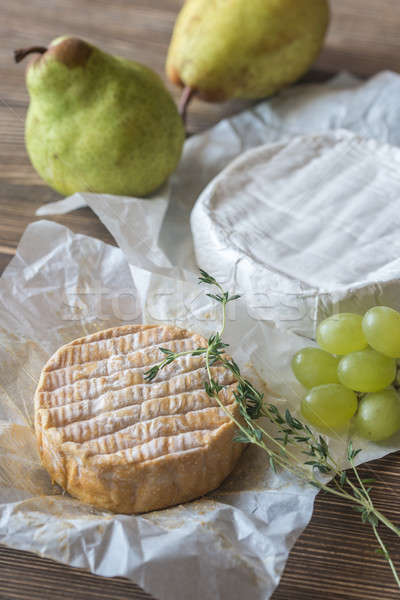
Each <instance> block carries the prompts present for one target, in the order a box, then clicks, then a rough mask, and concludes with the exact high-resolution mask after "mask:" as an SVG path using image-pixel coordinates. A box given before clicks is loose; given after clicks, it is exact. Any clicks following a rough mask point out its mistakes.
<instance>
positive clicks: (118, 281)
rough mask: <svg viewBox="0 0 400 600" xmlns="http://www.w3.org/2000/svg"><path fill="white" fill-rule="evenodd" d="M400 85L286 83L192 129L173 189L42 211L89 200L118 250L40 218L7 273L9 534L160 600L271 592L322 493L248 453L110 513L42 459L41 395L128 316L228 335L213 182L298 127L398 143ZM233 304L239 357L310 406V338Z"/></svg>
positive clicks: (3, 303)
mask: <svg viewBox="0 0 400 600" xmlns="http://www.w3.org/2000/svg"><path fill="white" fill-rule="evenodd" d="M398 88H400V83H399V78H398V77H397V76H395V75H393V74H382V75H380V76H378V77H376V78H374V79H373V80H371V81H370V82H367V83H365V84H358V83H357V81H356V80H353V79H351V78H349V77H348V76H342V77H340V78H338V79H336V80H335V81H334V82H332V83H331V84H330V85H328V86H304V87H303V88H298V89H295V90H293V91H289V92H286V93H285V94H283V95H282V96H281V98H280V99H279V98H277V99H274V100H273V101H272V102H269V103H263V104H260V105H259V106H258V107H257V108H256V109H254V110H253V111H248V112H246V113H243V114H241V115H238V116H236V117H234V118H233V119H230V120H227V121H223V122H221V123H220V124H219V125H217V126H216V127H215V128H213V129H212V130H210V131H209V132H206V133H204V134H202V135H200V136H196V137H194V138H192V139H190V140H189V141H188V142H187V143H186V146H185V153H184V157H183V160H182V163H181V166H180V168H179V170H178V172H177V173H176V175H175V176H174V177H173V178H172V180H171V182H170V185H169V187H168V188H166V189H164V190H162V191H161V192H160V194H159V197H157V198H155V199H153V201H152V202H149V201H148V200H137V199H128V198H121V197H111V196H98V195H91V194H86V195H75V196H74V197H72V199H67V200H65V201H63V203H62V204H60V203H56V205H53V206H47V207H44V208H43V209H42V211H41V212H42V214H45V212H46V211H47V212H58V213H62V212H65V211H67V210H70V209H72V208H77V207H78V206H79V205H83V204H85V203H88V204H89V205H90V206H91V207H92V208H93V210H95V212H96V213H97V215H98V216H99V218H100V219H101V220H102V221H103V222H104V224H105V225H106V227H108V229H109V230H110V231H111V232H112V234H113V235H114V237H115V239H116V240H117V242H118V244H119V246H120V249H118V248H111V247H110V246H107V245H106V244H103V243H102V242H100V241H98V240H94V239H91V238H88V237H85V236H79V235H74V234H72V233H71V232H70V231H69V230H67V229H66V228H64V227H62V226H60V225H56V224H54V223H49V222H46V221H40V222H38V223H35V224H34V225H31V226H30V227H29V228H28V229H27V231H26V233H25V234H24V236H23V238H22V240H21V243H20V246H19V248H18V252H17V255H16V257H15V258H14V259H13V260H12V262H11V263H10V265H9V267H8V268H7V269H6V271H5V273H4V274H3V276H2V278H1V280H0V384H1V385H0V419H1V421H0V452H1V466H0V542H2V543H6V544H9V545H10V546H13V547H15V548H21V549H27V550H33V551H35V552H38V553H39V554H42V555H45V556H49V557H51V558H54V559H56V560H60V561H62V562H66V563H69V564H71V565H74V566H80V567H87V568H89V569H90V570H92V571H93V572H95V573H99V574H102V575H106V576H112V575H123V576H126V577H130V578H132V579H133V580H134V581H136V582H137V583H138V584H140V585H141V586H142V587H144V589H146V590H147V591H149V592H150V593H152V594H154V596H155V597H156V598H158V599H159V600H172V599H174V600H177V599H181V598H182V599H185V600H186V599H187V598H191V599H194V600H200V599H201V600H208V599H210V600H211V599H212V600H219V599H221V600H225V599H227V598H229V599H230V600H235V599H239V598H243V597H245V598H251V599H252V600H253V599H254V600H257V599H260V600H261V599H263V600H266V599H268V598H269V597H270V596H271V594H272V592H273V590H274V589H275V587H276V585H277V584H278V582H279V578H280V575H281V573H282V570H283V567H284V565H285V562H286V559H287V555H288V552H289V551H290V549H291V547H292V545H293V543H294V542H295V540H296V538H297V536H298V535H299V533H300V532H301V531H302V529H303V528H304V527H305V526H306V524H307V523H308V521H309V519H310V517H311V514H312V507H313V501H314V497H315V490H314V489H313V488H310V487H307V486H303V485H301V484H299V483H298V482H297V481H294V480H293V479H292V478H291V477H290V476H288V475H286V474H279V475H274V473H273V472H272V471H271V470H270V469H269V468H268V466H267V462H266V460H265V456H264V455H263V454H262V453H259V452H258V451H257V450H256V449H254V448H249V449H247V450H246V451H245V453H244V455H243V457H242V459H241V461H240V464H239V465H238V467H237V469H236V470H235V471H234V473H233V474H232V475H231V476H230V477H229V478H228V480H227V481H226V482H225V483H224V484H223V486H222V487H221V488H220V489H219V490H217V491H215V492H213V493H211V494H209V495H208V496H207V497H205V498H202V499H200V500H198V501H195V502H192V503H189V504H186V505H184V506H178V507H175V508H171V509H167V510H165V511H157V512H154V513H151V514H148V515H143V516H121V515H111V514H110V513H102V512H101V511H96V510H94V509H92V508H90V507H88V506H86V505H83V504H82V503H80V502H78V501H76V500H74V499H71V498H70V497H68V496H67V495H62V494H60V490H59V489H58V488H55V487H53V486H52V485H51V482H50V480H49V478H48V476H47V474H46V472H45V471H44V470H43V469H42V468H41V466H40V464H39V460H38V455H37V451H36V445H35V439H34V434H33V431H32V414H33V401H32V398H33V392H34V389H35V385H36V381H37V379H38V375H39V373H40V369H41V367H42V365H43V364H44V362H45V361H46V360H47V358H48V356H49V354H51V353H52V352H53V351H55V350H56V349H57V347H58V346H59V345H61V344H63V343H65V342H67V341H69V340H71V339H73V338H75V337H78V336H80V335H82V334H83V333H85V332H86V331H88V332H92V331H94V330H98V329H101V328H104V327H109V326H111V325H114V324H118V323H123V322H127V321H129V322H142V321H143V322H150V321H152V322H156V321H161V322H166V323H176V324H178V325H181V326H186V327H191V328H193V329H195V330H197V331H198V332H199V333H204V334H208V333H209V332H211V331H214V330H215V328H216V327H217V326H218V315H217V314H216V313H215V311H214V308H213V306H212V305H210V303H209V301H208V299H205V297H204V295H203V294H202V290H201V288H199V286H198V285H197V283H196V269H197V266H196V261H195V258H194V251H193V243H192V236H191V232H190V227H189V215H190V211H191V209H192V206H193V203H194V201H195V200H196V198H197V196H198V194H199V193H200V191H201V190H202V189H203V188H204V186H205V185H206V184H207V183H208V182H209V181H210V179H211V178H212V177H213V176H214V175H216V174H217V173H218V172H219V171H220V170H221V169H222V168H223V167H224V166H226V164H227V163H228V162H229V161H230V160H231V159H232V158H234V157H236V156H237V155H238V154H240V153H241V152H243V150H245V149H248V148H251V147H254V146H257V145H261V144H263V143H266V142H270V141H277V140H279V139H282V138H287V137H291V136H292V134H293V133H296V134H298V133H305V132H313V131H315V130H316V129H318V130H326V129H331V128H336V127H338V126H340V127H347V128H353V129H355V130H357V131H359V132H361V133H363V134H368V135H370V136H371V135H374V136H375V137H377V138H380V139H381V140H389V141H391V142H392V143H396V142H397V141H398V140H397V139H396V135H397V136H398V138H399V139H400V133H399V132H400V130H399V129H398V123H399V122H400V120H399V119H397V120H396V117H397V116H398V115H396V111H397V110H398V109H397V107H396V105H395V102H394V101H393V102H392V101H391V98H392V95H391V94H393V93H394V91H395V90H396V89H398ZM392 124H393V129H392V128H391V125H392ZM394 125H396V127H394ZM396 128H397V129H396ZM204 291H205V290H204ZM384 300H385V298H382V301H384ZM230 309H231V312H230V313H229V317H228V328H227V335H226V338H227V341H228V342H230V343H231V344H232V348H234V349H235V351H234V352H233V354H234V356H235V358H236V360H237V361H239V362H240V364H241V366H242V367H243V369H244V370H245V372H246V373H247V374H248V375H249V377H251V378H253V379H254V380H255V381H256V382H257V384H258V385H260V386H262V387H263V388H264V391H265V392H266V394H267V397H271V398H273V400H274V402H275V403H277V404H279V405H280V406H282V408H284V407H285V406H290V407H291V408H292V409H293V411H294V412H295V413H296V412H297V407H298V404H299V399H300V397H301V395H302V393H303V390H302V389H301V386H300V385H299V384H298V383H297V382H296V380H295V379H294V377H293V375H292V374H291V371H290V360H291V357H292V355H293V353H294V352H295V351H296V350H297V349H299V348H300V347H302V346H303V345H305V344H306V343H310V342H309V341H307V340H305V339H304V338H302V337H300V336H296V335H294V334H292V333H290V332H284V331H283V330H280V329H277V328H276V327H274V326H273V325H272V324H271V323H268V322H257V321H256V320H255V319H254V318H253V317H252V315H251V314H249V310H248V305H247V304H246V300H245V299H244V300H241V301H239V302H238V303H233V304H232V305H231V306H230ZM266 385H267V387H265V386H266ZM346 442H347V436H346V435H343V436H341V437H340V438H335V439H332V440H331V442H330V443H331V447H332V450H333V452H334V453H335V455H336V456H337V459H338V460H339V461H343V460H344V459H343V456H344V448H345V446H346ZM355 444H356V445H362V447H363V448H364V452H363V453H362V454H361V455H359V456H358V458H359V460H360V461H363V460H370V459H373V458H377V457H379V456H382V455H384V454H386V453H387V452H391V451H393V450H395V449H398V448H399V447H400V437H399V436H397V437H396V438H395V439H393V440H391V442H390V444H387V445H384V446H379V445H375V444H365V443H361V442H359V441H358V440H356V441H355Z"/></svg>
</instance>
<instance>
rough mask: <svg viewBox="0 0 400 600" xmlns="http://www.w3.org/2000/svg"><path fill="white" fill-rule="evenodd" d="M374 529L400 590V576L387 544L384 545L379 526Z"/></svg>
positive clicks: (374, 526) (373, 526)
mask: <svg viewBox="0 0 400 600" xmlns="http://www.w3.org/2000/svg"><path fill="white" fill-rule="evenodd" d="M372 529H373V530H374V534H375V537H376V539H377V540H378V543H379V545H380V547H381V549H382V552H383V555H384V557H385V558H386V560H387V562H388V563H389V566H390V568H391V570H392V573H393V577H394V579H395V581H396V583H397V585H398V587H399V588H400V579H399V576H398V574H397V571H396V567H395V566H394V563H393V561H392V558H391V556H390V554H389V550H388V549H387V548H386V546H385V544H384V543H383V541H382V538H381V536H380V535H379V532H378V528H377V526H376V525H372Z"/></svg>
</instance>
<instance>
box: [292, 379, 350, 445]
mask: <svg viewBox="0 0 400 600" xmlns="http://www.w3.org/2000/svg"><path fill="white" fill-rule="evenodd" d="M356 410H357V396H356V394H355V393H354V392H352V391H351V390H349V389H347V388H345V387H344V386H343V385H340V383H328V384H327V385H319V386H317V387H315V388H313V389H312V390H310V391H309V392H308V394H307V396H306V397H305V398H304V399H303V402H302V404H301V413H302V415H303V417H304V418H305V419H307V421H308V422H309V423H311V425H314V427H316V428H317V429H319V430H320V431H324V432H328V433H329V431H330V430H332V429H333V430H337V429H342V428H343V427H344V426H345V425H346V424H347V423H348V422H349V421H350V419H351V417H352V416H353V415H354V413H355V412H356Z"/></svg>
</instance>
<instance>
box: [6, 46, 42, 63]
mask: <svg viewBox="0 0 400 600" xmlns="http://www.w3.org/2000/svg"><path fill="white" fill-rule="evenodd" d="M35 52H36V53H38V54H44V53H45V52H47V48H46V47H45V46H31V47H30V48H20V49H19V50H14V60H15V62H16V63H19V62H21V60H24V58H25V56H28V54H33V53H35Z"/></svg>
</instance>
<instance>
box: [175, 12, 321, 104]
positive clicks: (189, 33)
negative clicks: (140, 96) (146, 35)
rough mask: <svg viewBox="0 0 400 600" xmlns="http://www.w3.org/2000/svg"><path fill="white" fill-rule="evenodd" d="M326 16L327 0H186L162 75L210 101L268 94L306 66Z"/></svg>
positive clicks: (313, 55) (312, 57)
mask: <svg viewBox="0 0 400 600" xmlns="http://www.w3.org/2000/svg"><path fill="white" fill-rule="evenodd" d="M328 22H329V6H328V2H327V0H186V2H185V4H184V5H183V8H182V10H181V12H180V14H179V16H178V19H177V21H176V25H175V29H174V32H173V35H172V40H171V44H170V47H169V51H168V57H167V64H166V70H167V75H168V77H169V79H170V80H171V81H172V82H173V83H175V84H178V85H180V86H182V87H185V88H187V89H186V95H187V96H188V95H190V93H196V94H198V95H199V96H200V97H201V98H203V99H204V100H207V101H210V102H218V101H224V100H227V99H229V98H262V97H265V96H269V95H271V94H273V93H275V92H277V91H278V90H279V89H281V88H282V87H283V86H285V85H287V84H289V83H292V82H294V81H295V80H296V79H298V78H299V77H301V75H303V74H304V73H305V72H306V71H307V69H308V68H309V67H310V65H311V63H312V62H313V61H314V60H315V58H316V57H317V55H318V53H319V51H320V48H321V46H322V43H323V40H324V36H325V32H326V29H327V26H328ZM186 99H187V98H186Z"/></svg>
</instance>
